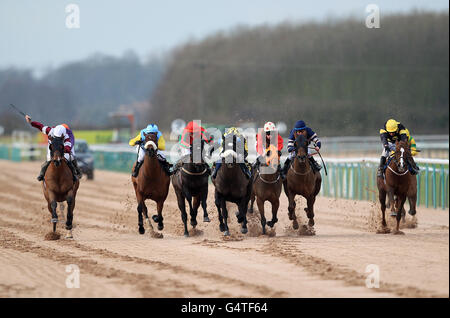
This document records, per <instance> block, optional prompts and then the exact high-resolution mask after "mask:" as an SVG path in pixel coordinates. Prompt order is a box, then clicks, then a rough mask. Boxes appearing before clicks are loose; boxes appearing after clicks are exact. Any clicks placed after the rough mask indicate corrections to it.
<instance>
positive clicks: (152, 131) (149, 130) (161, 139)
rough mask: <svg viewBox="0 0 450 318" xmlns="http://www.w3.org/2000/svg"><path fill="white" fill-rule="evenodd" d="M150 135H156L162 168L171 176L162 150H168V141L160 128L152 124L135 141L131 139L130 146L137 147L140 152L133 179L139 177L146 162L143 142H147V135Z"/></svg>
mask: <svg viewBox="0 0 450 318" xmlns="http://www.w3.org/2000/svg"><path fill="white" fill-rule="evenodd" d="M148 134H156V138H157V146H158V151H157V152H156V153H157V156H158V160H159V161H160V162H161V163H162V167H163V169H164V171H165V172H166V173H167V174H169V175H170V174H171V172H170V164H169V163H168V162H167V160H166V157H165V156H164V154H163V153H162V150H165V149H166V141H165V140H164V136H163V135H162V133H161V132H160V131H159V129H158V126H156V125H155V124H150V125H148V126H147V127H146V128H144V129H142V130H141V131H140V132H139V134H138V135H137V136H136V137H134V138H133V139H131V140H130V142H129V143H128V144H129V145H130V146H136V145H137V152H138V159H137V161H136V165H135V167H134V171H133V173H132V176H133V177H137V176H138V174H139V168H140V167H141V166H142V163H143V162H144V158H145V151H144V149H143V148H142V146H143V141H144V140H145V135H148Z"/></svg>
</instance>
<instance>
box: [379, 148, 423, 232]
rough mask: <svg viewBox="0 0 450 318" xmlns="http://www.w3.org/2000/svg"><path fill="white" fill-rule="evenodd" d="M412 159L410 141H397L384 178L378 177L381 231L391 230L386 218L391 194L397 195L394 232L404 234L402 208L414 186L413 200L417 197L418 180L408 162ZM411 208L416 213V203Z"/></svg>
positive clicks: (392, 195)
mask: <svg viewBox="0 0 450 318" xmlns="http://www.w3.org/2000/svg"><path fill="white" fill-rule="evenodd" d="M410 160H412V156H411V152H410V150H409V146H408V143H407V142H405V141H397V142H396V147H395V152H394V154H393V156H392V157H391V158H390V162H389V164H388V166H387V169H386V171H385V173H384V179H383V178H382V177H377V187H378V198H379V200H380V205H381V214H382V221H381V225H382V226H383V228H382V230H381V231H379V233H389V232H390V231H389V229H388V228H387V224H386V218H385V211H386V195H389V196H390V197H394V196H395V197H396V198H395V201H394V202H395V213H396V219H397V226H396V229H395V232H394V234H404V233H403V232H401V231H400V230H399V226H400V219H401V218H402V210H403V209H404V204H405V201H406V197H407V196H408V194H410V193H411V192H410V191H413V192H414V188H415V192H416V194H415V195H412V198H413V199H414V201H413V202H414V203H415V200H416V199H417V180H416V178H415V176H411V174H410V173H409V170H408V165H407V162H409V161H410ZM414 183H415V184H416V187H414ZM411 209H412V211H414V212H412V213H413V214H415V204H413V205H412V207H411ZM410 213H411V212H410Z"/></svg>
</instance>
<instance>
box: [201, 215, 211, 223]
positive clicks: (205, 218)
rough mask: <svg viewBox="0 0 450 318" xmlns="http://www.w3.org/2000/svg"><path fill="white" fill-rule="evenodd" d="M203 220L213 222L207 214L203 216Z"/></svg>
mask: <svg viewBox="0 0 450 318" xmlns="http://www.w3.org/2000/svg"><path fill="white" fill-rule="evenodd" d="M203 222H211V220H210V219H209V217H207V216H205V217H203Z"/></svg>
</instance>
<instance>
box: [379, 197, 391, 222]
mask: <svg viewBox="0 0 450 318" xmlns="http://www.w3.org/2000/svg"><path fill="white" fill-rule="evenodd" d="M378 199H379V200H380V206H381V225H382V226H383V229H386V226H387V223H386V191H384V190H378ZM391 204H393V202H391Z"/></svg>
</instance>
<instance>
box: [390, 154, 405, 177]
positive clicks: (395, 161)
mask: <svg viewBox="0 0 450 318" xmlns="http://www.w3.org/2000/svg"><path fill="white" fill-rule="evenodd" d="M400 152H401V156H400V162H398V160H397V158H396V157H395V156H394V157H393V158H392V160H393V161H394V163H395V164H396V166H397V168H399V166H400V165H403V164H404V162H403V160H405V159H403V154H404V152H405V150H404V149H403V148H400ZM388 169H389V170H391V171H392V172H393V173H394V174H395V175H397V176H404V175H406V174H407V173H408V172H409V169H408V168H406V170H405V172H403V173H399V172H397V171H395V170H394V169H392V168H391V167H390V166H389V165H388Z"/></svg>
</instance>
